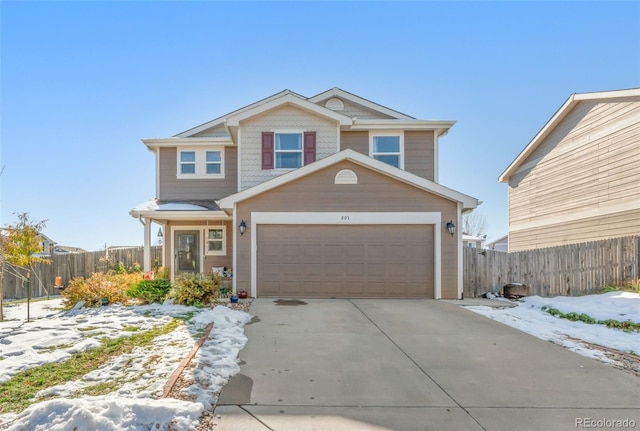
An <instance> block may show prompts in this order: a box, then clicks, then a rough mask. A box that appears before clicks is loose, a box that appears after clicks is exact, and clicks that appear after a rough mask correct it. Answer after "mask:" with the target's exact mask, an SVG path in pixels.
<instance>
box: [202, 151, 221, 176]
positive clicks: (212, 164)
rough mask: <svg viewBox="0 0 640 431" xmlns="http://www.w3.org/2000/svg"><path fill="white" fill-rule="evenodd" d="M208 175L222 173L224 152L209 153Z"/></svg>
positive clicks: (207, 156)
mask: <svg viewBox="0 0 640 431" xmlns="http://www.w3.org/2000/svg"><path fill="white" fill-rule="evenodd" d="M206 158H207V174H220V173H222V152H221V151H207V154H206Z"/></svg>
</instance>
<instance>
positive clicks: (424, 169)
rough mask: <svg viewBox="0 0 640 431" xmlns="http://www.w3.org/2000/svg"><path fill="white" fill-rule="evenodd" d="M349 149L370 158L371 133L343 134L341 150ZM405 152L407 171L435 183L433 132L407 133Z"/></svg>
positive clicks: (341, 136) (405, 133)
mask: <svg viewBox="0 0 640 431" xmlns="http://www.w3.org/2000/svg"><path fill="white" fill-rule="evenodd" d="M347 148H349V149H351V150H353V151H357V152H359V153H362V154H364V155H365V156H368V155H369V132H367V131H361V132H360V131H359V132H341V133H340V150H346V149H347ZM404 152H405V154H404V169H405V171H407V172H411V173H412V174H415V175H418V176H420V177H422V178H426V179H428V180H431V181H433V179H434V163H435V159H434V139H433V131H405V132H404Z"/></svg>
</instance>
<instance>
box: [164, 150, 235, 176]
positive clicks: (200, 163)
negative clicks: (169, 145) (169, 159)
mask: <svg viewBox="0 0 640 431" xmlns="http://www.w3.org/2000/svg"><path fill="white" fill-rule="evenodd" d="M211 151H219V152H220V173H219V174H208V173H207V152H211ZM183 152H193V153H195V155H196V161H195V165H196V169H195V173H194V174H182V173H180V168H181V165H182V164H183V162H182V161H181V160H180V159H181V154H182V153H183ZM176 162H177V166H176V178H178V179H216V178H224V147H218V146H216V147H178V149H177V154H176ZM184 163H191V162H184Z"/></svg>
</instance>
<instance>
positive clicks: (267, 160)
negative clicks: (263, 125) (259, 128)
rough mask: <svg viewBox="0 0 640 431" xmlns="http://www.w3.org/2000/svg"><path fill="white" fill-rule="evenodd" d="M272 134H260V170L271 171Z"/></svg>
mask: <svg viewBox="0 0 640 431" xmlns="http://www.w3.org/2000/svg"><path fill="white" fill-rule="evenodd" d="M273 135H274V133H273V132H262V169H273Z"/></svg>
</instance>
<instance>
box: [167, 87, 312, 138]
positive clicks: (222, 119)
mask: <svg viewBox="0 0 640 431" xmlns="http://www.w3.org/2000/svg"><path fill="white" fill-rule="evenodd" d="M286 95H291V96H294V97H297V98H299V99H302V100H305V97H304V96H301V95H300V94H298V93H295V92H293V91H291V90H286V89H285V90H282V91H280V92H278V93H276V94H273V95H271V96H269V97H265V98H264V99H261V100H258V101H257V102H254V103H252V104H250V105H247V106H244V107H242V108H240V109H236V110H235V111H231V112H229V113H228V114H225V115H223V116H221V117H218V118H214V119H213V120H211V121H207V122H206V123H202V124H200V125H199V126H196V127H192V128H191V129H188V130H185V131H184V132H181V133H178V134H177V135H175V137H177V138H187V137H190V136H193V135H196V134H198V133H200V132H203V131H205V130H207V129H211V128H214V127H217V126H220V125H224V124H225V122H226V119H227V118H228V117H229V116H231V115H237V114H241V113H242V112H245V111H247V110H249V109H253V108H255V107H256V106H259V105H261V104H263V103H269V102H271V101H272V100H275V99H277V98H279V97H282V96H286Z"/></svg>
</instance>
